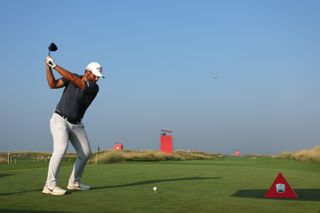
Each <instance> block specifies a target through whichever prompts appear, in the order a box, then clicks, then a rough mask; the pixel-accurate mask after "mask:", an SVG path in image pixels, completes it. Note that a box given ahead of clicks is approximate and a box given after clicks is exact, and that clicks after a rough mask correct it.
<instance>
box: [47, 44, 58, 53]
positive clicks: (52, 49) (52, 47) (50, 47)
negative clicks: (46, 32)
mask: <svg viewBox="0 0 320 213" xmlns="http://www.w3.org/2000/svg"><path fill="white" fill-rule="evenodd" d="M48 49H49V56H50V52H51V51H52V52H54V51H57V50H58V47H57V45H56V44H55V43H53V42H52V43H51V44H50V45H49V47H48Z"/></svg>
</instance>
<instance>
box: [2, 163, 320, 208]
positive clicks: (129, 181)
mask: <svg viewBox="0 0 320 213" xmlns="http://www.w3.org/2000/svg"><path fill="white" fill-rule="evenodd" d="M71 169H72V164H71V163H64V164H63V166H62V168H61V171H60V175H59V177H60V179H59V185H60V186H61V187H64V188H65V187H66V185H67V180H68V175H69V174H70V172H71ZM279 171H281V172H282V173H283V174H284V176H285V177H286V179H287V181H288V182H289V184H290V185H291V186H292V188H293V189H294V190H295V191H296V192H297V194H298V196H299V199H298V200H285V199H284V200H278V199H265V198H264V197H263V195H264V193H265V192H266V191H267V189H268V188H269V187H270V185H271V184H272V182H273V180H274V178H275V177H276V175H277V173H278V172H279ZM46 173H47V165H46V164H45V163H42V164H39V163H38V162H32V161H25V162H17V164H16V165H10V166H9V165H1V166H0V212H9V213H10V212H246V213H247V212H268V213H269V212H290V213H298V212H301V213H305V212H315V213H318V212H320V166H319V165H318V164H315V163H301V162H296V161H292V160H283V159H273V158H257V159H247V158H224V159H219V160H195V161H163V162H127V163H116V164H105V165H88V166H87V168H86V170H85V174H84V176H83V178H82V181H83V182H84V183H86V184H89V185H91V186H92V187H93V188H92V190H90V191H84V192H72V193H71V194H68V195H65V196H48V195H43V194H41V190H42V187H43V184H44V181H45V178H46ZM153 186H157V188H158V190H157V192H156V193H155V192H153V190H152V188H153Z"/></svg>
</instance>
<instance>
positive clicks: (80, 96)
mask: <svg viewBox="0 0 320 213" xmlns="http://www.w3.org/2000/svg"><path fill="white" fill-rule="evenodd" d="M75 75H76V76H78V77H79V78H82V76H79V75H77V74H75ZM61 79H62V81H63V83H64V86H65V89H64V91H63V94H62V96H61V99H60V101H59V103H58V105H57V107H56V109H57V110H58V111H59V112H61V113H62V114H64V115H65V116H67V117H68V118H71V119H74V120H78V121H80V120H81V119H82V118H83V116H84V113H85V112H86V110H87V109H88V107H89V106H90V104H91V103H92V101H93V100H94V98H95V97H96V95H97V93H98V91H99V86H98V84H96V83H94V82H90V81H85V88H84V89H80V88H79V87H77V86H75V85H74V84H73V83H72V82H70V81H69V80H67V79H65V78H61Z"/></svg>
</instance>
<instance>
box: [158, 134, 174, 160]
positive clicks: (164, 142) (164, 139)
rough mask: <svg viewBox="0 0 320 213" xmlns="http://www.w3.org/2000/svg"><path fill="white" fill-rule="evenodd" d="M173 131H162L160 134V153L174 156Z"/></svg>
mask: <svg viewBox="0 0 320 213" xmlns="http://www.w3.org/2000/svg"><path fill="white" fill-rule="evenodd" d="M171 134H172V131H171V130H164V129H161V133H160V151H161V152H164V153H168V154H172V135H171Z"/></svg>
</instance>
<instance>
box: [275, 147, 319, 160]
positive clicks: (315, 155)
mask: <svg viewBox="0 0 320 213" xmlns="http://www.w3.org/2000/svg"><path fill="white" fill-rule="evenodd" d="M279 157H280V158H284V159H293V160H298V161H303V162H320V146H316V147H314V148H312V149H305V150H300V151H296V152H282V153H280V155H279Z"/></svg>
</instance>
